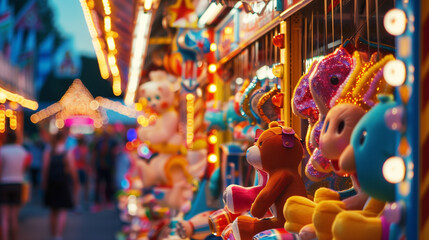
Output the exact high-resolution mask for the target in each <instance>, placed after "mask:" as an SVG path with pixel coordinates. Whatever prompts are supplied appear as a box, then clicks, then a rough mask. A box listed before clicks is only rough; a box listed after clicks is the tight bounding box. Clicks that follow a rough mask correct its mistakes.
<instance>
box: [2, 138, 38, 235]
mask: <svg viewBox="0 0 429 240" xmlns="http://www.w3.org/2000/svg"><path fill="white" fill-rule="evenodd" d="M30 161H31V155H30V154H29V153H28V152H27V151H26V150H25V149H24V147H23V146H21V145H19V144H18V143H17V137H16V133H15V131H12V130H10V131H8V132H7V133H6V141H5V144H4V145H3V146H1V147H0V208H1V228H2V229H1V233H2V239H3V240H9V239H11V240H16V239H17V238H18V213H19V208H20V207H21V204H22V184H23V182H24V173H25V170H26V168H27V167H28V165H29V164H30Z"/></svg>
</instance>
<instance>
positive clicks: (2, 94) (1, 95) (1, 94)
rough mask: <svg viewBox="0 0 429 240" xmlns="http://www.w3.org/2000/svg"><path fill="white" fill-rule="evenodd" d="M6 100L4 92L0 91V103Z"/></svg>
mask: <svg viewBox="0 0 429 240" xmlns="http://www.w3.org/2000/svg"><path fill="white" fill-rule="evenodd" d="M5 102H6V94H4V93H3V92H0V103H5Z"/></svg>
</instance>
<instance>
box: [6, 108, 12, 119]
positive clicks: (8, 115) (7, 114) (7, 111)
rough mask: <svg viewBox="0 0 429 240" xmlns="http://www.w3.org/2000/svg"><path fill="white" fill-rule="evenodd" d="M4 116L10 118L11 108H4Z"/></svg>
mask: <svg viewBox="0 0 429 240" xmlns="http://www.w3.org/2000/svg"><path fill="white" fill-rule="evenodd" d="M5 113H6V117H8V118H10V117H11V116H12V115H13V111H12V110H11V109H7V110H6V112H5Z"/></svg>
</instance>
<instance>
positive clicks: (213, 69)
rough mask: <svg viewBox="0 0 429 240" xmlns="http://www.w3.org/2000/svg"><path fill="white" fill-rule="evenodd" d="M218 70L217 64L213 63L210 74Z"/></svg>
mask: <svg viewBox="0 0 429 240" xmlns="http://www.w3.org/2000/svg"><path fill="white" fill-rule="evenodd" d="M216 70H217V67H216V64H214V63H212V64H210V65H209V73H211V74H213V73H215V72H216Z"/></svg>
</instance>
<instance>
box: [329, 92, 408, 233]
mask: <svg viewBox="0 0 429 240" xmlns="http://www.w3.org/2000/svg"><path fill="white" fill-rule="evenodd" d="M379 100H380V103H379V104H378V105H376V106H375V107H374V108H373V109H371V110H370V111H369V112H368V113H367V114H366V115H365V116H364V117H363V118H362V119H361V120H360V121H359V123H358V124H357V125H356V127H355V129H354V130H353V133H352V136H351V139H350V145H349V146H348V147H347V148H346V149H345V151H344V152H343V154H342V155H341V157H340V161H339V167H340V169H341V170H342V171H344V172H348V173H350V174H352V173H355V174H356V176H357V178H358V180H359V185H360V187H361V189H362V191H364V192H365V193H367V194H368V195H369V196H370V197H371V198H372V199H377V200H378V201H382V202H383V203H384V202H386V201H387V202H392V201H394V200H395V184H393V183H390V182H388V181H387V180H386V179H385V177H384V175H383V166H384V164H385V162H386V161H387V160H388V159H389V158H390V157H393V156H395V155H396V149H397V145H396V144H397V142H396V140H397V139H398V136H399V132H398V131H396V130H394V129H392V128H390V127H389V126H388V124H387V122H388V121H389V120H390V119H388V116H389V114H388V113H389V112H390V111H392V109H393V110H394V109H395V108H396V107H397V103H396V102H394V101H393V100H392V98H391V97H389V96H379ZM368 166H370V167H368ZM375 183H376V184H375ZM383 205H384V204H383ZM388 226H389V224H388V223H387V221H386V220H385V219H384V218H383V217H380V214H366V213H365V212H364V213H362V212H359V211H345V212H341V213H339V214H338V215H337V217H336V218H335V221H334V222H333V225H332V235H333V237H334V238H335V239H339V240H341V239H351V240H354V239H388V238H389V227H388Z"/></svg>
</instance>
